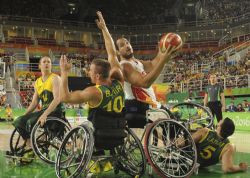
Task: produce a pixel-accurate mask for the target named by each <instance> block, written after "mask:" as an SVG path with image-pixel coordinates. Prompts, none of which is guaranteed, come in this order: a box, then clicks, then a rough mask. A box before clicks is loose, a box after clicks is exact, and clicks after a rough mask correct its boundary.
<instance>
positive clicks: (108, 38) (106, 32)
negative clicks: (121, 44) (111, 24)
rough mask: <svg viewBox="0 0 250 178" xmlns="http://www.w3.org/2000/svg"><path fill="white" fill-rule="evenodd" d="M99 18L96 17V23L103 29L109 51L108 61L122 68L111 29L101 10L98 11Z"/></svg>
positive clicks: (112, 66)
mask: <svg viewBox="0 0 250 178" xmlns="http://www.w3.org/2000/svg"><path fill="white" fill-rule="evenodd" d="M96 14H97V16H98V19H96V24H97V26H98V28H99V29H100V30H101V31H102V34H103V38H104V42H105V47H106V50H107V53H108V61H109V63H110V65H111V68H114V67H116V68H121V66H120V63H119V61H118V58H117V54H116V48H115V43H114V41H113V39H112V37H111V35H110V33H109V30H108V28H107V26H106V24H105V21H104V18H103V16H102V13H101V12H100V11H97V13H96Z"/></svg>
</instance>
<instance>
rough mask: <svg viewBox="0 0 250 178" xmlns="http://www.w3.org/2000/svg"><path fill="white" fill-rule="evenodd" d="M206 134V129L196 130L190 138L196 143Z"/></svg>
mask: <svg viewBox="0 0 250 178" xmlns="http://www.w3.org/2000/svg"><path fill="white" fill-rule="evenodd" d="M207 132H208V129H207V128H202V129H199V130H197V131H196V132H195V133H193V134H192V138H193V140H194V142H195V143H198V142H199V141H200V140H201V139H202V138H203V137H204V136H205V135H206V134H207Z"/></svg>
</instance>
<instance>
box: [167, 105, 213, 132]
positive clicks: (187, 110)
mask: <svg viewBox="0 0 250 178" xmlns="http://www.w3.org/2000/svg"><path fill="white" fill-rule="evenodd" d="M170 110H171V112H172V113H173V115H174V116H175V117H176V118H177V120H178V121H181V122H184V123H188V124H189V130H197V129H198V128H203V127H207V128H211V127H212V126H213V115H212V113H211V112H210V110H209V109H207V108H205V107H203V106H201V105H199V104H195V103H180V104H177V105H174V106H173V107H172V108H171V109H170Z"/></svg>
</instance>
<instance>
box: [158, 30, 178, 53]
mask: <svg viewBox="0 0 250 178" xmlns="http://www.w3.org/2000/svg"><path fill="white" fill-rule="evenodd" d="M181 46H182V39H181V37H180V36H179V35H178V34H175V33H168V34H165V35H163V36H162V37H161V40H160V43H159V48H160V50H161V52H162V53H164V52H165V51H166V50H167V49H168V48H169V47H174V48H175V50H177V49H179V48H180V47H181Z"/></svg>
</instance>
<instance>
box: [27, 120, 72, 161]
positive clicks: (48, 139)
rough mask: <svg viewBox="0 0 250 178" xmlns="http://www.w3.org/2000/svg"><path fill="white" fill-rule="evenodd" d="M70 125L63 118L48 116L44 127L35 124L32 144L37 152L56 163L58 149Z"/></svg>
mask: <svg viewBox="0 0 250 178" xmlns="http://www.w3.org/2000/svg"><path fill="white" fill-rule="evenodd" d="M70 128H71V127H70V125H69V123H68V122H66V121H64V120H63V119H59V118H56V117H48V118H47V121H46V123H45V124H44V126H43V127H41V125H40V124H38V123H37V124H35V126H34V127H33V129H32V132H31V144H32V148H33V150H34V152H35V154H36V155H37V156H38V157H39V158H40V159H41V160H43V161H44V162H46V163H48V164H55V161H56V155H57V151H58V150H59V147H60V145H61V143H62V141H63V138H64V136H65V135H66V133H67V132H68V131H69V130H70Z"/></svg>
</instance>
